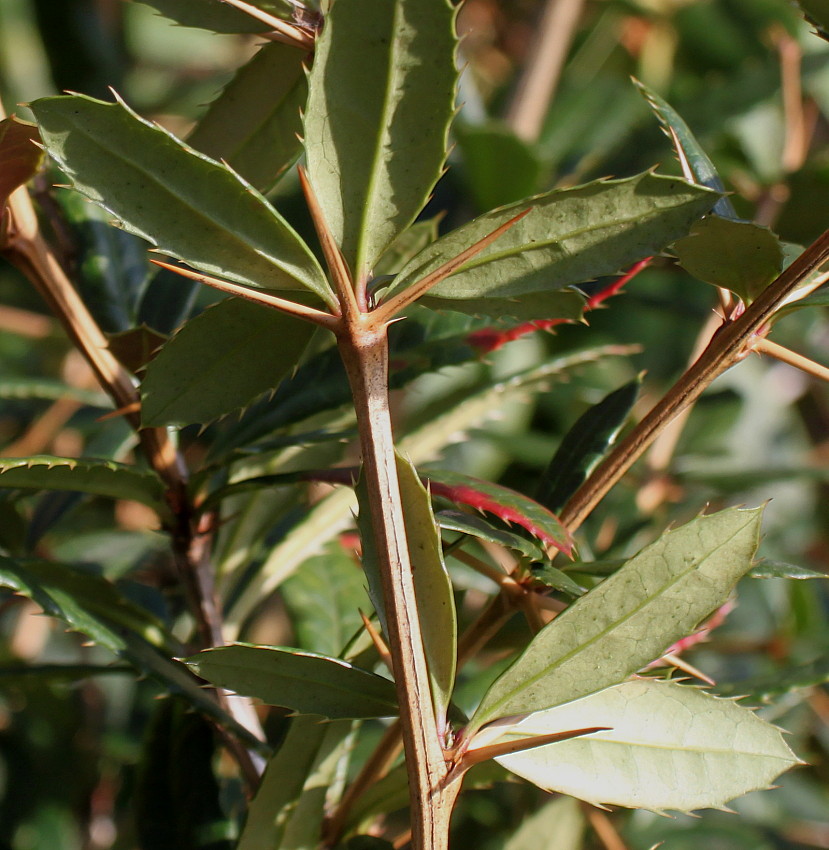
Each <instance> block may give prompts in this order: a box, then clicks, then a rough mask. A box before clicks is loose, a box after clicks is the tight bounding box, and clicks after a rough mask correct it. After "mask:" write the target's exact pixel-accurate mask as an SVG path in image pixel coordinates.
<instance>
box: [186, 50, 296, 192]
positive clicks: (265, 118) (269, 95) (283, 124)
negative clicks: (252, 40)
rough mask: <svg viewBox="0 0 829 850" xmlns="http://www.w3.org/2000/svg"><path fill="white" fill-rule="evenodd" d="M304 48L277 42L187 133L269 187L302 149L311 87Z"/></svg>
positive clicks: (236, 78) (208, 150)
mask: <svg viewBox="0 0 829 850" xmlns="http://www.w3.org/2000/svg"><path fill="white" fill-rule="evenodd" d="M304 58H305V57H304V56H303V54H302V51H300V50H297V49H296V48H293V47H289V46H288V45H286V44H279V43H278V42H277V43H271V44H267V45H265V46H264V47H262V48H261V49H260V50H259V52H258V53H257V54H256V56H254V57H253V59H251V60H250V62H248V63H247V65H244V66H243V67H242V68H240V69H239V70H238V71H237V72H236V74H235V76H234V77H233V79H232V80H231V81H230V82H229V83H228V84H227V85H226V86H225V88H224V90H223V91H222V93H221V94H220V95H219V96H218V97H217V98H216V100H214V101H213V102H212V103H211V104H210V107H209V108H208V110H207V112H206V113H205V115H204V116H203V117H202V118H201V120H200V121H199V123H198V124H196V126H195V128H194V130H193V132H192V133H190V135H189V136H188V137H187V144H188V145H190V147H192V148H195V149H196V150H197V151H200V152H201V153H203V154H206V155H207V156H209V157H212V158H213V159H216V160H219V159H221V160H223V161H224V162H226V163H227V164H228V165H229V166H230V167H231V168H232V169H233V170H234V171H235V172H236V173H237V174H240V175H241V176H242V177H244V179H245V180H247V181H248V183H250V184H251V185H252V186H253V187H254V188H255V189H258V190H259V191H260V192H265V191H267V190H268V189H270V188H271V187H272V186H273V185H274V183H275V182H276V181H277V179H278V178H279V176H280V175H281V174H282V172H283V171H285V170H286V169H287V168H288V167H290V166H291V165H292V164H293V162H294V160H295V159H296V158H297V157H298V156H299V154H300V151H301V150H302V142H301V141H300V140H299V135H300V133H301V131H302V120H301V118H300V110H301V109H302V108H303V106H304V105H305V99H306V97H307V94H308V86H307V83H306V78H305V71H304V69H303V66H302V63H303V59H304Z"/></svg>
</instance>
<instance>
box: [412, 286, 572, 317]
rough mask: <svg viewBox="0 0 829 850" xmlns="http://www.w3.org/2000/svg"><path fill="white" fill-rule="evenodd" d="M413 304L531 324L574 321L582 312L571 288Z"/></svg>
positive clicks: (421, 300)
mask: <svg viewBox="0 0 829 850" xmlns="http://www.w3.org/2000/svg"><path fill="white" fill-rule="evenodd" d="M450 280H451V278H450ZM417 303H418V304H419V305H421V306H423V307H428V308H430V309H432V310H459V311H463V312H464V313H466V314H467V315H470V316H487V317H489V318H491V319H501V320H504V319H515V320H516V321H519V322H531V321H533V320H534V319H569V320H570V321H572V322H577V321H578V320H579V319H581V317H582V313H583V312H584V296H583V295H582V294H581V293H580V292H579V291H577V290H575V289H560V290H558V291H557V292H528V293H527V294H526V295H522V296H521V297H520V298H519V297H515V296H509V297H506V298H464V299H463V300H462V301H460V300H455V299H449V298H433V297H432V296H431V295H426V296H424V297H423V298H420V299H418V302H417Z"/></svg>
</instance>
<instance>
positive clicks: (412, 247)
mask: <svg viewBox="0 0 829 850" xmlns="http://www.w3.org/2000/svg"><path fill="white" fill-rule="evenodd" d="M441 218H442V216H435V217H434V218H430V219H428V220H426V221H416V222H415V223H414V224H413V225H412V226H411V227H408V228H406V230H404V231H403V232H402V233H401V234H400V235H399V236H397V237H396V238H395V240H394V241H393V242H392V243H391V245H389V247H388V248H386V250H385V251H384V252H383V253H382V254H381V256H380V259H379V260H378V261H377V262H376V263H375V265H374V274H375V275H379V276H385V275H394V274H397V272H398V271H399V270H400V269H401V268H403V266H404V265H406V263H408V262H409V260H411V258H412V257H414V256H415V254H419V253H420V252H421V251H422V250H423V249H424V248H425V247H426V246H427V245H431V244H432V242H434V241H435V239H437V238H438V224H439V223H440V219H441ZM371 286H372V288H376V286H377V280H376V279H375V280H373V281H372V282H371Z"/></svg>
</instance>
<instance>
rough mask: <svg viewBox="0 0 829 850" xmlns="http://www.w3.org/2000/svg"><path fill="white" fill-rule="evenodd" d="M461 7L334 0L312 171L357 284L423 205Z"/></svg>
mask: <svg viewBox="0 0 829 850" xmlns="http://www.w3.org/2000/svg"><path fill="white" fill-rule="evenodd" d="M454 18H455V11H454V9H453V7H452V6H451V5H450V4H449V3H447V2H445V0H349V2H348V3H340V4H336V3H335V4H334V5H333V7H332V9H331V11H330V13H329V14H328V16H327V17H326V21H325V26H324V28H323V31H322V36H321V38H320V40H319V42H318V44H317V49H316V56H315V58H314V65H313V68H312V69H311V75H310V79H309V96H308V106H307V109H306V111H305V133H304V135H305V147H306V151H307V158H308V174H309V177H310V179H311V183H312V185H313V187H314V190H315V192H316V194H317V196H318V198H319V200H320V203H321V205H322V208H323V212H324V214H325V218H326V221H327V223H328V226H329V227H330V228H331V231H332V232H333V234H334V237H335V239H336V240H337V242H338V243H339V245H340V247H341V248H342V250H343V253H344V255H345V258H346V261H347V262H348V264H349V265H350V267H351V268H352V271H353V272H354V275H355V278H361V277H363V276H365V275H367V274H369V272H370V270H371V268H372V267H373V266H374V264H375V262H376V261H377V259H378V258H379V257H380V255H381V254H382V253H383V251H384V250H385V249H386V248H387V247H388V246H389V245H390V244H391V242H392V240H393V239H394V238H395V237H396V236H397V235H398V234H400V233H402V232H403V231H404V230H405V229H406V228H407V227H408V226H409V225H410V224H411V223H412V222H413V221H414V219H415V217H416V216H417V214H418V213H419V212H420V210H421V209H422V208H423V206H424V204H425V203H426V200H427V198H428V196H429V193H430V192H431V191H432V187H433V186H434V185H435V183H436V182H437V180H438V178H439V177H440V174H441V170H442V168H443V162H444V158H445V156H446V139H447V132H448V128H449V122H450V120H451V118H452V115H453V112H454V108H455V103H454V101H455V80H456V78H457V71H456V69H455V62H454V49H455V34H454Z"/></svg>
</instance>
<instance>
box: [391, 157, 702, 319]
mask: <svg viewBox="0 0 829 850" xmlns="http://www.w3.org/2000/svg"><path fill="white" fill-rule="evenodd" d="M716 199H717V195H716V194H715V193H714V192H711V191H710V190H707V189H703V188H701V187H699V186H693V185H691V184H688V183H686V182H685V181H683V180H679V179H677V178H674V177H661V176H658V175H655V174H652V173H650V172H648V173H646V174H640V175H639V176H637V177H631V178H628V179H625V180H604V181H597V182H594V183H588V184H586V185H584V186H577V187H576V188H573V189H560V190H556V191H553V192H550V193H548V194H546V195H538V196H536V197H534V198H528V199H526V200H525V201H519V202H518V203H515V204H511V205H509V206H507V207H502V208H501V209H499V210H495V211H493V212H490V213H487V214H486V215H482V216H480V217H479V218H476V219H475V220H474V221H472V222H470V223H469V224H466V225H464V226H462V227H459V228H458V229H457V230H455V231H453V232H452V233H450V234H448V235H447V236H444V237H443V238H442V239H438V241H437V242H434V243H433V244H432V245H430V246H429V247H428V248H426V249H425V250H424V251H421V252H420V254H418V255H417V256H416V257H414V259H412V261H411V262H410V263H409V264H408V265H407V266H406V267H405V268H403V269H402V270H401V272H400V273H399V274H398V275H397V277H396V278H395V279H394V281H393V283H392V285H391V288H390V294H392V293H397V292H399V291H401V290H404V289H406V287H408V286H409V285H410V284H412V283H415V282H416V281H417V280H419V279H421V278H423V277H425V276H426V275H427V274H428V273H429V272H432V271H434V270H435V269H437V268H439V267H440V266H441V265H443V264H444V263H445V262H446V261H447V260H449V259H451V258H452V257H454V256H456V255H457V254H459V253H460V252H461V251H462V250H463V249H464V248H466V247H467V246H469V245H472V244H473V243H475V242H477V241H478V240H480V239H483V238H484V237H485V236H487V235H488V234H490V233H492V231H494V230H495V229H496V228H498V227H499V226H500V225H502V224H505V223H506V222H507V221H509V220H510V219H512V218H514V217H515V216H516V215H518V214H519V213H521V212H523V211H525V210H530V212H529V213H528V214H527V215H525V216H524V218H522V219H521V220H520V221H518V222H517V223H516V224H514V225H513V226H512V227H511V228H510V229H509V230H508V231H507V232H506V233H504V234H503V235H502V236H501V237H500V238H498V239H497V240H495V242H494V243H492V244H491V245H489V246H488V247H487V248H485V249H484V250H483V251H482V252H481V253H480V254H478V255H477V256H476V257H474V258H473V259H471V260H469V261H468V262H466V263H465V264H464V265H463V266H461V268H460V270H459V271H457V272H456V273H455V274H453V275H452V276H451V277H449V278H448V279H447V280H445V281H443V282H442V283H440V284H438V285H437V286H436V287H434V289H432V290H431V291H430V293H429V295H430V297H432V298H440V299H443V300H447V301H449V300H451V302H452V304H447V305H446V306H447V307H452V306H453V304H454V302H455V301H457V300H462V299H481V298H493V297H495V298H511V297H515V296H518V295H526V294H527V293H530V292H542V291H544V292H549V291H551V290H559V289H562V288H563V287H565V286H570V285H571V284H575V283H580V282H583V281H586V280H591V279H593V278H595V277H601V276H602V275H609V274H615V273H616V272H618V271H619V270H620V269H624V268H627V267H628V266H630V265H631V264H632V263H634V262H636V261H637V260H641V259H642V258H643V257H647V256H649V255H651V254H655V253H657V252H659V251H661V250H662V249H663V248H664V247H666V246H667V245H669V244H670V243H671V242H673V241H675V240H676V239H677V238H678V237H679V236H683V235H684V234H685V233H687V232H688V229H689V228H690V226H691V224H693V222H694V221H696V220H697V219H698V218H699V217H700V216H701V215H703V214H704V213H706V212H707V211H708V210H709V209H711V207H712V206H713V204H714V202H715V201H716ZM454 309H463V305H460V304H456V305H454ZM532 318H541V317H540V316H533V317H532Z"/></svg>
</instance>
